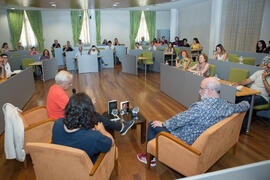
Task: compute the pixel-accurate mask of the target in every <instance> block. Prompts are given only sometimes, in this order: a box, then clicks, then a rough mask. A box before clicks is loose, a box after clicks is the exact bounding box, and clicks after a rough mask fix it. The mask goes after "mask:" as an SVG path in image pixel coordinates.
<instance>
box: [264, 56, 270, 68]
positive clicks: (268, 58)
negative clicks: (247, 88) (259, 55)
mask: <svg viewBox="0 0 270 180" xmlns="http://www.w3.org/2000/svg"><path fill="white" fill-rule="evenodd" d="M269 62H270V56H265V57H264V58H263V64H264V65H265V66H267V64H268V63H269Z"/></svg>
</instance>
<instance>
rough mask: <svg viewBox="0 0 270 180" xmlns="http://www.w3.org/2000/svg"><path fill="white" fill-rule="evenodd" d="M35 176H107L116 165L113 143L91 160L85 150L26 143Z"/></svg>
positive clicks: (51, 178)
mask: <svg viewBox="0 0 270 180" xmlns="http://www.w3.org/2000/svg"><path fill="white" fill-rule="evenodd" d="M27 149H28V151H29V152H30V155H31V158H32V162H33V166H34V171H35V175H36V178H37V180H43V179H44V180H48V179H49V180H59V179H65V180H73V179H74V180H77V179H80V180H83V179H109V178H110V176H111V173H112V171H113V169H114V167H116V173H117V156H118V154H117V152H118V151H117V147H116V146H115V145H113V146H112V147H111V149H110V151H109V152H107V153H100V155H99V157H98V159H97V161H96V162H95V164H92V161H91V160H90V158H89V157H88V155H87V154H86V152H85V151H83V150H80V149H76V148H72V147H67V146H62V145H56V144H49V143H28V144H27Z"/></svg>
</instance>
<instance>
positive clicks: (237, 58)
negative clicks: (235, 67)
mask: <svg viewBox="0 0 270 180" xmlns="http://www.w3.org/2000/svg"><path fill="white" fill-rule="evenodd" d="M228 59H229V61H230V62H234V63H239V57H238V56H228Z"/></svg>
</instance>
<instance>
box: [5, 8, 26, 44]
mask: <svg viewBox="0 0 270 180" xmlns="http://www.w3.org/2000/svg"><path fill="white" fill-rule="evenodd" d="M7 13H8V24H9V31H10V40H11V43H12V46H13V48H14V49H15V48H16V46H17V43H18V42H19V40H20V37H21V33H22V24H23V10H7Z"/></svg>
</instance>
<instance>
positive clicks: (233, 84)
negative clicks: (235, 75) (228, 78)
mask: <svg viewBox="0 0 270 180" xmlns="http://www.w3.org/2000/svg"><path fill="white" fill-rule="evenodd" d="M231 85H232V86H239V85H240V84H239V83H238V82H233V83H232V84H231Z"/></svg>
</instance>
